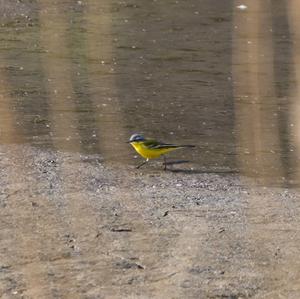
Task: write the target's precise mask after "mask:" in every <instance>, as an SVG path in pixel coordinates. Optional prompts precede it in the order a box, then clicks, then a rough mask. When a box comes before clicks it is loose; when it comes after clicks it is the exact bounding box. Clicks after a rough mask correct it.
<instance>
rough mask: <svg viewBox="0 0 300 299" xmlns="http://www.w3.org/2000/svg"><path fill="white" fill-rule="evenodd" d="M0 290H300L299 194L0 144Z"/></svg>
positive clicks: (132, 293) (96, 293) (45, 293)
mask: <svg viewBox="0 0 300 299" xmlns="http://www.w3.org/2000/svg"><path fill="white" fill-rule="evenodd" d="M0 166H1V167H0V182H1V193H0V213H1V214H0V234H1V243H0V297H1V298H231V299H232V298H272V299H274V298H299V296H300V284H299V279H300V270H299V269H300V262H299V254H300V238H299V227H300V226H299V221H300V217H299V209H300V201H299V193H298V191H297V190H292V189H289V190H287V189H279V188H268V187H255V186H254V185H252V184H251V182H250V181H249V180H246V179H243V178H239V177H238V175H237V174H214V173H202V172H201V171H199V172H197V171H196V170H194V171H192V172H191V171H189V167H190V165H181V164H179V165H175V166H174V170H176V171H166V172H164V171H163V170H161V165H159V164H158V163H153V164H151V165H149V166H148V167H146V168H144V169H140V170H136V169H134V168H133V166H130V165H129V166H128V165H123V166H122V165H117V164H116V165H112V164H110V165H106V164H105V163H103V161H102V158H101V157H100V156H98V155H89V156H87V155H79V154H74V153H63V152H55V151H45V150H41V149H37V148H33V147H30V146H24V145H22V146H21V145H5V146H4V145H1V147H0Z"/></svg>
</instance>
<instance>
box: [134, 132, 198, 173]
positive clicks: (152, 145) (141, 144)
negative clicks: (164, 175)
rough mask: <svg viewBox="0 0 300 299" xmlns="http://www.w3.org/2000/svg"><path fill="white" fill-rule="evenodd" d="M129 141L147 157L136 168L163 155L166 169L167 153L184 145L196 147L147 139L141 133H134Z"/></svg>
mask: <svg viewBox="0 0 300 299" xmlns="http://www.w3.org/2000/svg"><path fill="white" fill-rule="evenodd" d="M128 142H129V143H130V144H131V145H132V146H133V147H134V149H135V150H136V151H137V152H138V153H139V154H140V155H141V156H142V157H143V158H145V159H146V161H144V162H143V163H142V164H140V165H138V166H137V167H136V168H140V167H141V166H143V165H144V164H146V163H147V162H148V161H149V159H154V158H158V157H160V156H163V157H164V165H165V167H164V170H166V168H167V162H166V157H165V154H167V153H169V152H172V151H174V150H177V149H180V148H184V147H195V146H194V145H175V144H169V143H162V142H159V141H157V140H154V139H146V138H145V137H144V136H142V135H140V134H133V135H132V136H131V137H130V139H129V141H128Z"/></svg>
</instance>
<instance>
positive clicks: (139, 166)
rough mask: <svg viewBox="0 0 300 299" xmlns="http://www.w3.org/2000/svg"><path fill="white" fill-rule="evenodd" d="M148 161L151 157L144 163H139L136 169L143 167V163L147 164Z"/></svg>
mask: <svg viewBox="0 0 300 299" xmlns="http://www.w3.org/2000/svg"><path fill="white" fill-rule="evenodd" d="M148 161H149V159H147V160H145V161H144V162H143V163H141V164H140V165H138V166H137V167H136V169H139V168H141V167H142V166H143V165H145V164H146V163H147V162H148Z"/></svg>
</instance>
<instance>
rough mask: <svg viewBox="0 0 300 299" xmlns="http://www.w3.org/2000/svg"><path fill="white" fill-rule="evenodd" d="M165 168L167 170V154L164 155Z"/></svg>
mask: <svg viewBox="0 0 300 299" xmlns="http://www.w3.org/2000/svg"><path fill="white" fill-rule="evenodd" d="M164 165H165V166H164V170H167V158H166V156H165V155H164Z"/></svg>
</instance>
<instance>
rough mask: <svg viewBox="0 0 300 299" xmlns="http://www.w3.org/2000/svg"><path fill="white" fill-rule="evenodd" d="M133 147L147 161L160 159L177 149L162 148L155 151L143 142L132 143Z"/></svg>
mask: <svg viewBox="0 0 300 299" xmlns="http://www.w3.org/2000/svg"><path fill="white" fill-rule="evenodd" d="M131 145H132V146H133V147H134V149H135V150H136V151H137V152H138V153H139V154H140V155H141V156H142V157H143V158H145V159H154V158H158V157H160V156H161V155H163V154H166V153H169V152H172V151H173V150H175V149H176V148H162V149H153V148H148V147H147V146H146V145H145V144H143V142H132V143H131Z"/></svg>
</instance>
